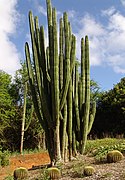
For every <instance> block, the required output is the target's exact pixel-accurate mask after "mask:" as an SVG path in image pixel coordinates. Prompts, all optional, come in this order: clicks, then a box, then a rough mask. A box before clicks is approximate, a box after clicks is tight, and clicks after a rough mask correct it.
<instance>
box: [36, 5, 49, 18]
mask: <svg viewBox="0 0 125 180" xmlns="http://www.w3.org/2000/svg"><path fill="white" fill-rule="evenodd" d="M38 11H39V12H40V13H41V14H43V15H44V16H47V13H46V9H45V8H44V7H43V6H41V5H39V6H38Z"/></svg>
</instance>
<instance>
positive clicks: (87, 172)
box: [84, 166, 95, 176]
mask: <svg viewBox="0 0 125 180" xmlns="http://www.w3.org/2000/svg"><path fill="white" fill-rule="evenodd" d="M94 172H95V169H94V167H92V166H85V167H84V175H86V176H91V175H92V174H93V173H94Z"/></svg>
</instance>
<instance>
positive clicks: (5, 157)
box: [0, 151, 10, 167]
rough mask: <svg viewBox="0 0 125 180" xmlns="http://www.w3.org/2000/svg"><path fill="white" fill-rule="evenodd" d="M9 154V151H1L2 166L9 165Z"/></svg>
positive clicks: (0, 162) (0, 160)
mask: <svg viewBox="0 0 125 180" xmlns="http://www.w3.org/2000/svg"><path fill="white" fill-rule="evenodd" d="M9 156H10V152H9V151H3V152H2V151H0V165H1V166H2V167H4V166H8V165H9Z"/></svg>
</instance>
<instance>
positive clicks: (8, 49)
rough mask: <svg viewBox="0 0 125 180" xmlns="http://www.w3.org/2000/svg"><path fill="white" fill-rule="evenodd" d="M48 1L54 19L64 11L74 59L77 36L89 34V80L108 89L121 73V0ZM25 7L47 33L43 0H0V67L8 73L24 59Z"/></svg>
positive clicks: (124, 51)
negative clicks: (70, 34)
mask: <svg viewBox="0 0 125 180" xmlns="http://www.w3.org/2000/svg"><path fill="white" fill-rule="evenodd" d="M52 4H53V6H54V7H56V9H57V14H58V19H59V18H60V17H61V16H62V14H63V12H64V11H67V12H68V15H69V20H70V22H71V26H72V31H73V33H74V34H75V35H76V37H77V57H78V58H80V39H81V38H82V37H84V36H85V35H88V36H89V39H90V63H91V79H94V80H95V81H97V83H98V84H99V85H100V87H101V89H102V90H109V89H112V88H113V86H114V85H115V84H117V83H118V82H119V81H120V79H121V78H122V77H124V76H125V0H52ZM29 10H32V11H33V14H34V16H38V17H39V21H40V25H44V28H45V30H46V32H47V21H46V0H0V24H1V25H0V69H2V70H4V71H5V72H7V73H9V74H11V75H14V73H15V71H16V70H17V69H18V68H19V67H20V60H24V59H25V54H24V44H25V42H26V41H29V42H30V35H29V24H28V12H29ZM46 43H47V40H46Z"/></svg>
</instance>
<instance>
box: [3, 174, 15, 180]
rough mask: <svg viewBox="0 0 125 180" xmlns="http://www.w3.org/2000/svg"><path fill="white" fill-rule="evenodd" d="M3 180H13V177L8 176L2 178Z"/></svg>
mask: <svg viewBox="0 0 125 180" xmlns="http://www.w3.org/2000/svg"><path fill="white" fill-rule="evenodd" d="M4 180H13V176H11V175H9V176H6V177H5V178H4Z"/></svg>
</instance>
